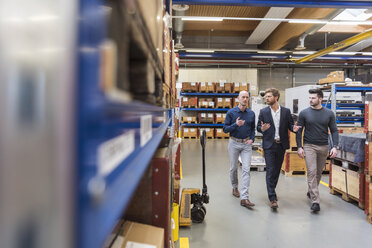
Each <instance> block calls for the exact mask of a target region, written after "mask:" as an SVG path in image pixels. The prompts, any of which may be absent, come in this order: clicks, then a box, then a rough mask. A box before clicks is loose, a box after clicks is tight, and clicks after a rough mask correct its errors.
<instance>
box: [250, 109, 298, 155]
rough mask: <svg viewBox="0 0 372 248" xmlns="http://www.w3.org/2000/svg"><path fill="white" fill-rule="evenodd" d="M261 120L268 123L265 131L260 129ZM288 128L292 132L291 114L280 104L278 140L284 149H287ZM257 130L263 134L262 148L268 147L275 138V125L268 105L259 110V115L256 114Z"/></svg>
mask: <svg viewBox="0 0 372 248" xmlns="http://www.w3.org/2000/svg"><path fill="white" fill-rule="evenodd" d="M261 121H262V122H263V123H269V124H270V128H269V129H267V130H266V131H265V132H262V130H261V126H262V125H261ZM288 130H290V131H292V132H293V119H292V116H291V111H290V110H289V109H287V108H285V107H283V106H280V123H279V136H280V142H281V143H282V145H283V148H284V149H289V136H288ZM257 131H258V132H260V133H262V134H263V140H262V143H263V144H262V147H263V149H269V148H270V147H271V146H272V145H273V143H274V138H275V125H274V120H273V117H272V115H271V109H270V106H267V107H266V108H263V109H261V110H260V115H259V116H258V123H257Z"/></svg>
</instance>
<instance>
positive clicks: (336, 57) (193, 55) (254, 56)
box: [179, 51, 372, 61]
mask: <svg viewBox="0 0 372 248" xmlns="http://www.w3.org/2000/svg"><path fill="white" fill-rule="evenodd" d="M288 56H289V54H259V53H229V52H214V53H190V52H182V51H180V52H179V58H180V60H182V59H236V60H239V59H255V60H264V59H287V58H288ZM291 56H292V59H300V58H301V56H300V55H291ZM319 59H320V60H322V61H326V60H340V61H341V60H343V61H346V60H353V61H370V60H372V56H343V55H326V56H322V57H321V58H319Z"/></svg>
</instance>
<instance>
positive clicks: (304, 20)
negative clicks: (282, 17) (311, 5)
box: [288, 19, 328, 24]
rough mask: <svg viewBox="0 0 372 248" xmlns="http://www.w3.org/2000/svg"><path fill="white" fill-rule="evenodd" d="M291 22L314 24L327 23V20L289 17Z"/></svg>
mask: <svg viewBox="0 0 372 248" xmlns="http://www.w3.org/2000/svg"><path fill="white" fill-rule="evenodd" d="M288 22H289V23H314V24H326V23H328V21H326V20H314V19H292V20H291V19H288Z"/></svg>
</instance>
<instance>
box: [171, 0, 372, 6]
mask: <svg viewBox="0 0 372 248" xmlns="http://www.w3.org/2000/svg"><path fill="white" fill-rule="evenodd" d="M172 2H173V4H189V5H226V6H269V7H308V8H309V7H310V8H337V7H339V8H370V7H372V3H371V2H370V1H360V0H359V1H344V0H325V1H319V0H318V1H311V0H302V1H296V0H287V1H283V0H270V1H260V0H173V1H172Z"/></svg>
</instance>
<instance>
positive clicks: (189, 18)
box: [172, 16, 372, 25]
mask: <svg viewBox="0 0 372 248" xmlns="http://www.w3.org/2000/svg"><path fill="white" fill-rule="evenodd" d="M172 18H173V19H177V18H182V20H183V21H223V20H235V21H273V22H278V21H279V22H288V23H297V24H332V25H372V21H362V20H350V19H349V20H332V21H329V20H321V19H283V18H250V17H226V16H223V17H222V16H219V17H216V16H213V17H212V16H173V17H172Z"/></svg>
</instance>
